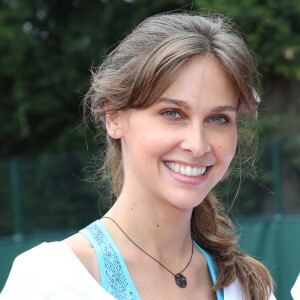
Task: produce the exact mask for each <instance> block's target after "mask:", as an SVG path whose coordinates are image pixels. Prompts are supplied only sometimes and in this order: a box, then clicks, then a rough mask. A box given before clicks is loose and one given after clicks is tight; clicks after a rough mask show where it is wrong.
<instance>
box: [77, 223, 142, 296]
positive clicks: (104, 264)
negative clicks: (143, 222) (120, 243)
mask: <svg viewBox="0 0 300 300" xmlns="http://www.w3.org/2000/svg"><path fill="white" fill-rule="evenodd" d="M80 232H81V233H82V234H84V235H85V236H86V238H87V239H88V240H89V242H90V243H91V245H92V246H93V248H94V249H95V251H96V254H97V259H98V265H99V269H100V278H101V286H102V287H103V288H104V289H105V290H106V291H108V292H109V293H110V294H111V295H113V296H114V297H115V298H117V299H122V300H123V299H124V300H125V299H126V300H127V299H129V300H140V297H139V295H138V292H137V290H136V288H135V286H134V284H133V282H132V279H131V277H130V274H129V272H128V269H127V267H126V264H125V261H124V259H123V256H122V254H121V252H120V251H119V249H118V247H117V245H116V244H115V242H114V241H113V239H112V237H111V235H110V234H109V232H108V231H107V229H106V227H105V226H104V224H103V223H102V222H101V221H100V220H97V221H95V222H93V223H92V224H90V225H88V226H87V227H86V228H84V229H82V230H81V231H80Z"/></svg>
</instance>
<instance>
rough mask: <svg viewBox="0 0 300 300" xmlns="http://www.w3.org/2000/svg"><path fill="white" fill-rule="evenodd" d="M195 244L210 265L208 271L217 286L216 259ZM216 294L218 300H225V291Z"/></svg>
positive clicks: (218, 291) (220, 290)
mask: <svg viewBox="0 0 300 300" xmlns="http://www.w3.org/2000/svg"><path fill="white" fill-rule="evenodd" d="M194 244H195V245H196V247H197V248H198V249H199V251H200V252H201V253H202V254H203V255H204V257H205V259H206V261H207V264H208V269H209V272H210V275H211V278H212V281H213V283H214V284H216V282H217V280H218V270H217V266H216V264H215V261H214V259H213V258H212V256H211V255H210V254H209V253H208V252H207V251H205V250H204V249H202V248H201V247H200V246H199V245H198V244H197V243H195V242H194ZM216 294H217V299H218V300H224V291H223V289H219V290H217V291H216Z"/></svg>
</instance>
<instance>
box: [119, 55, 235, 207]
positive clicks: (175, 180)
mask: <svg viewBox="0 0 300 300" xmlns="http://www.w3.org/2000/svg"><path fill="white" fill-rule="evenodd" d="M236 120H237V94H236V92H235V90H234V88H233V86H232V84H231V82H230V80H229V78H228V76H227V74H226V72H225V71H224V70H223V69H222V68H221V67H220V65H219V63H218V61H217V60H216V59H215V58H214V57H212V56H209V55H208V56H197V57H193V58H192V59H191V60H190V62H189V64H188V65H187V66H186V67H185V69H184V70H183V71H182V73H181V74H180V75H179V76H178V77H177V78H176V79H175V80H174V82H173V83H172V84H171V86H170V87H169V88H168V89H167V90H166V91H165V92H164V93H163V95H161V97H160V98H159V99H158V100H157V101H156V102H155V103H154V104H153V105H151V106H150V107H148V108H146V109H131V110H129V111H128V112H127V113H126V117H125V116H123V118H120V123H119V126H120V127H119V129H120V137H121V141H122V151H123V160H124V170H125V183H124V189H123V190H124V191H125V192H128V191H129V193H131V194H132V195H135V197H138V198H140V199H148V200H149V199H150V200H151V201H152V202H153V201H160V202H162V203H164V204H169V205H172V206H174V207H176V208H179V209H181V210H191V209H192V208H194V207H195V206H197V205H198V204H200V203H201V201H202V200H203V199H204V197H205V196H206V195H207V194H208V193H209V191H210V190H211V189H212V188H213V187H214V186H215V185H216V184H217V183H218V182H219V181H220V180H221V178H222V177H223V175H224V173H225V172H226V170H227V168H228V166H229V164H230V162H231V160H232V158H233V156H234V153H235V150H236V144H237V122H236Z"/></svg>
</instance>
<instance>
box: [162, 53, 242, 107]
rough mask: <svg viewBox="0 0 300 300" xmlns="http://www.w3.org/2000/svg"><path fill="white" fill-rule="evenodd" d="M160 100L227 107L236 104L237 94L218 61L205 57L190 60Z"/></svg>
mask: <svg viewBox="0 0 300 300" xmlns="http://www.w3.org/2000/svg"><path fill="white" fill-rule="evenodd" d="M161 98H168V99H178V100H183V101H184V102H187V103H190V105H192V104H195V103H198V102H202V103H203V102H209V103H211V102H220V104H221V105H228V104H234V103H236V101H237V92H236V90H235V88H234V86H233V84H232V82H231V80H230V78H229V76H228V74H227V72H226V71H225V70H224V68H223V67H222V66H221V65H220V63H219V62H218V60H217V59H216V58H214V57H213V56H211V55H205V56H196V57H193V58H191V59H190V61H189V62H188V63H187V65H186V66H185V67H184V68H183V70H182V71H181V72H180V73H179V75H178V76H177V77H176V78H175V79H174V80H173V81H172V83H171V84H170V86H169V87H168V88H167V89H166V90H165V92H164V93H163V94H162V96H161Z"/></svg>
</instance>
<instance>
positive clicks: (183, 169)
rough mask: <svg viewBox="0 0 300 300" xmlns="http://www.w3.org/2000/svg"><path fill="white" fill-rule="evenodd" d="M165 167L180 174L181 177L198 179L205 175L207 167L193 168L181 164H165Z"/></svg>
mask: <svg viewBox="0 0 300 300" xmlns="http://www.w3.org/2000/svg"><path fill="white" fill-rule="evenodd" d="M165 165H166V166H167V167H168V168H169V169H170V170H172V171H173V172H174V173H179V174H181V175H185V176H189V177H198V176H201V175H204V174H205V172H206V170H207V167H192V166H187V165H184V164H180V163H174V162H168V161H167V162H165Z"/></svg>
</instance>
